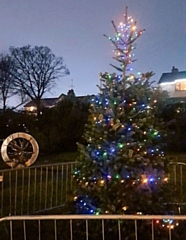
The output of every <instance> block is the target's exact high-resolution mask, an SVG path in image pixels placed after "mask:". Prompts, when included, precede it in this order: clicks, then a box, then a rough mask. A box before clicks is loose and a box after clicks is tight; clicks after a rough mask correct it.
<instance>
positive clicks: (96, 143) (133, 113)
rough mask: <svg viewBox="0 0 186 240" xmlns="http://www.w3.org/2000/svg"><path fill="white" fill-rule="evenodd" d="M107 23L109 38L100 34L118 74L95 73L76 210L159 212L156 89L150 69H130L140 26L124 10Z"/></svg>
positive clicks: (162, 163)
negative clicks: (96, 89) (109, 47)
mask: <svg viewBox="0 0 186 240" xmlns="http://www.w3.org/2000/svg"><path fill="white" fill-rule="evenodd" d="M112 25H113V28H114V31H115V35H114V37H108V36H106V35H104V36H105V37H106V38H107V39H109V41H111V43H112V45H113V46H114V59H115V60H116V62H117V63H118V65H113V64H111V65H112V66H113V67H114V69H115V70H117V71H118V72H119V73H118V74H116V73H113V74H109V73H101V74H100V83H101V84H100V86H98V87H99V90H100V93H99V94H98V95H97V96H95V97H93V98H92V99H91V104H90V115H89V118H88V123H87V124H86V125H85V130H84V135H83V137H84V139H85V144H80V143H78V151H79V157H78V159H77V169H76V170H75V172H74V179H75V181H76V183H77V190H76V196H75V198H74V200H75V203H76V212H77V213H83V214H91V213H92V214H105V213H108V214H114V213H120V214H127V213H131V214H136V213H142V214H156V213H158V214H160V213H162V214H163V213H164V208H165V207H164V206H165V202H166V201H167V198H169V197H170V196H167V195H166V194H165V193H166V192H167V191H166V190H167V189H168V180H169V179H168V173H167V158H166V157H165V155H164V145H165V144H164V140H163V139H164V135H165V131H164V127H163V123H162V122H161V120H160V119H157V117H156V112H157V106H156V103H157V96H158V92H157V91H156V90H155V89H154V88H152V85H151V83H150V78H151V76H152V75H153V72H147V73H145V74H140V73H138V74H137V76H136V75H135V74H134V73H133V68H132V64H133V62H134V61H135V60H134V59H133V56H134V54H133V50H134V49H135V42H136V40H137V39H138V38H139V37H140V36H141V35H142V34H143V33H144V30H139V31H138V30H137V26H136V22H135V21H134V20H133V18H132V17H130V16H128V11H127V8H126V12H125V14H124V19H123V22H121V23H120V24H119V26H118V27H117V26H116V25H115V23H114V22H113V21H112ZM166 197H167V198H166Z"/></svg>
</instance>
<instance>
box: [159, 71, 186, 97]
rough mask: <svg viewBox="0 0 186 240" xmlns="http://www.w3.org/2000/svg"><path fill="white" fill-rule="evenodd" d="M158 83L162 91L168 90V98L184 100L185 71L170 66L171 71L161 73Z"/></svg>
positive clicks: (185, 87) (185, 92)
mask: <svg viewBox="0 0 186 240" xmlns="http://www.w3.org/2000/svg"><path fill="white" fill-rule="evenodd" d="M158 85H159V86H160V88H161V89H162V90H163V91H167V92H168V95H169V98H172V99H174V100H183V99H184V100H186V71H179V70H178V69H177V68H175V67H172V71H171V72H168V73H163V74H162V76H161V78H160V80H159V82H158Z"/></svg>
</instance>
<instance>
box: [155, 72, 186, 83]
mask: <svg viewBox="0 0 186 240" xmlns="http://www.w3.org/2000/svg"><path fill="white" fill-rule="evenodd" d="M176 79H186V71H178V72H170V73H163V74H162V75H161V78H160V80H159V82H158V84H161V83H168V82H174V81H175V80H176Z"/></svg>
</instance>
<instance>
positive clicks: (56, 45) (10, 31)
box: [0, 0, 186, 97]
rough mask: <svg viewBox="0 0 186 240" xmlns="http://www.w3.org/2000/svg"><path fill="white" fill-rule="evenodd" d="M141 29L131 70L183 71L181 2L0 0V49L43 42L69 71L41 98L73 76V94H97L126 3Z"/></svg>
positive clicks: (185, 2) (185, 42) (185, 8)
mask: <svg viewBox="0 0 186 240" xmlns="http://www.w3.org/2000/svg"><path fill="white" fill-rule="evenodd" d="M126 6H128V13H129V15H131V16H132V17H133V18H134V19H135V20H136V21H137V27H138V29H144V28H145V30H146V31H145V33H144V34H143V35H142V36H141V37H140V38H139V39H138V40H137V42H136V43H137V49H136V50H135V58H137V61H136V62H135V63H134V66H133V67H134V69H135V70H136V71H140V72H147V71H153V72H154V73H155V75H154V76H153V78H152V80H155V81H156V82H157V81H158V80H159V78H160V76H161V74H162V73H163V72H170V71H171V68H172V66H175V67H177V68H178V69H179V70H182V71H183V70H186V0H16V1H13V0H0V9H1V14H0V23H1V32H0V51H1V52H5V53H6V52H7V51H8V48H9V47H10V46H14V47H22V46H24V45H27V44H30V45H31V46H32V47H34V46H36V45H37V46H48V47H49V48H50V49H51V50H52V52H53V53H54V54H55V55H56V56H62V57H63V58H64V61H65V64H66V65H67V67H68V68H69V70H70V73H71V74H70V75H69V76H67V77H64V78H61V79H60V80H58V81H57V85H56V88H55V89H53V90H52V92H51V93H50V94H49V93H48V94H46V95H45V97H57V96H59V95H60V94H61V93H65V94H66V93H67V92H68V90H69V89H70V88H71V85H72V82H71V80H72V79H73V85H74V87H73V88H74V91H75V94H76V95H77V96H80V95H89V94H96V93H98V88H97V87H96V85H97V84H99V73H100V72H110V73H112V72H115V70H114V69H113V68H112V67H110V66H109V64H110V63H114V60H113V59H112V57H113V53H112V50H113V48H112V46H111V43H110V42H109V41H108V40H107V39H106V38H105V37H103V34H106V35H109V36H114V29H113V27H112V25H111V20H114V22H115V24H116V25H117V24H119V22H121V21H122V20H123V13H124V11H125V7H126Z"/></svg>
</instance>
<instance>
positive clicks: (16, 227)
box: [0, 215, 186, 240]
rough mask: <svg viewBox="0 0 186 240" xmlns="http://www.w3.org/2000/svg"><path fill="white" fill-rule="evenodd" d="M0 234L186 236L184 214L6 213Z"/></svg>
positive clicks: (144, 239)
mask: <svg viewBox="0 0 186 240" xmlns="http://www.w3.org/2000/svg"><path fill="white" fill-rule="evenodd" d="M162 223H163V224H162ZM165 223H166V224H165ZM0 236H1V239H3V240H18V239H19V240H20V239H21V240H33V239H38V240H51V239H52V240H61V239H62V240H163V239H166V240H180V239H185V236H186V216H170V215H167V216H165V215H146V216H142V215H98V216H95V215H45V216H44V215H41V216H10V217H4V218H1V219H0Z"/></svg>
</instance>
